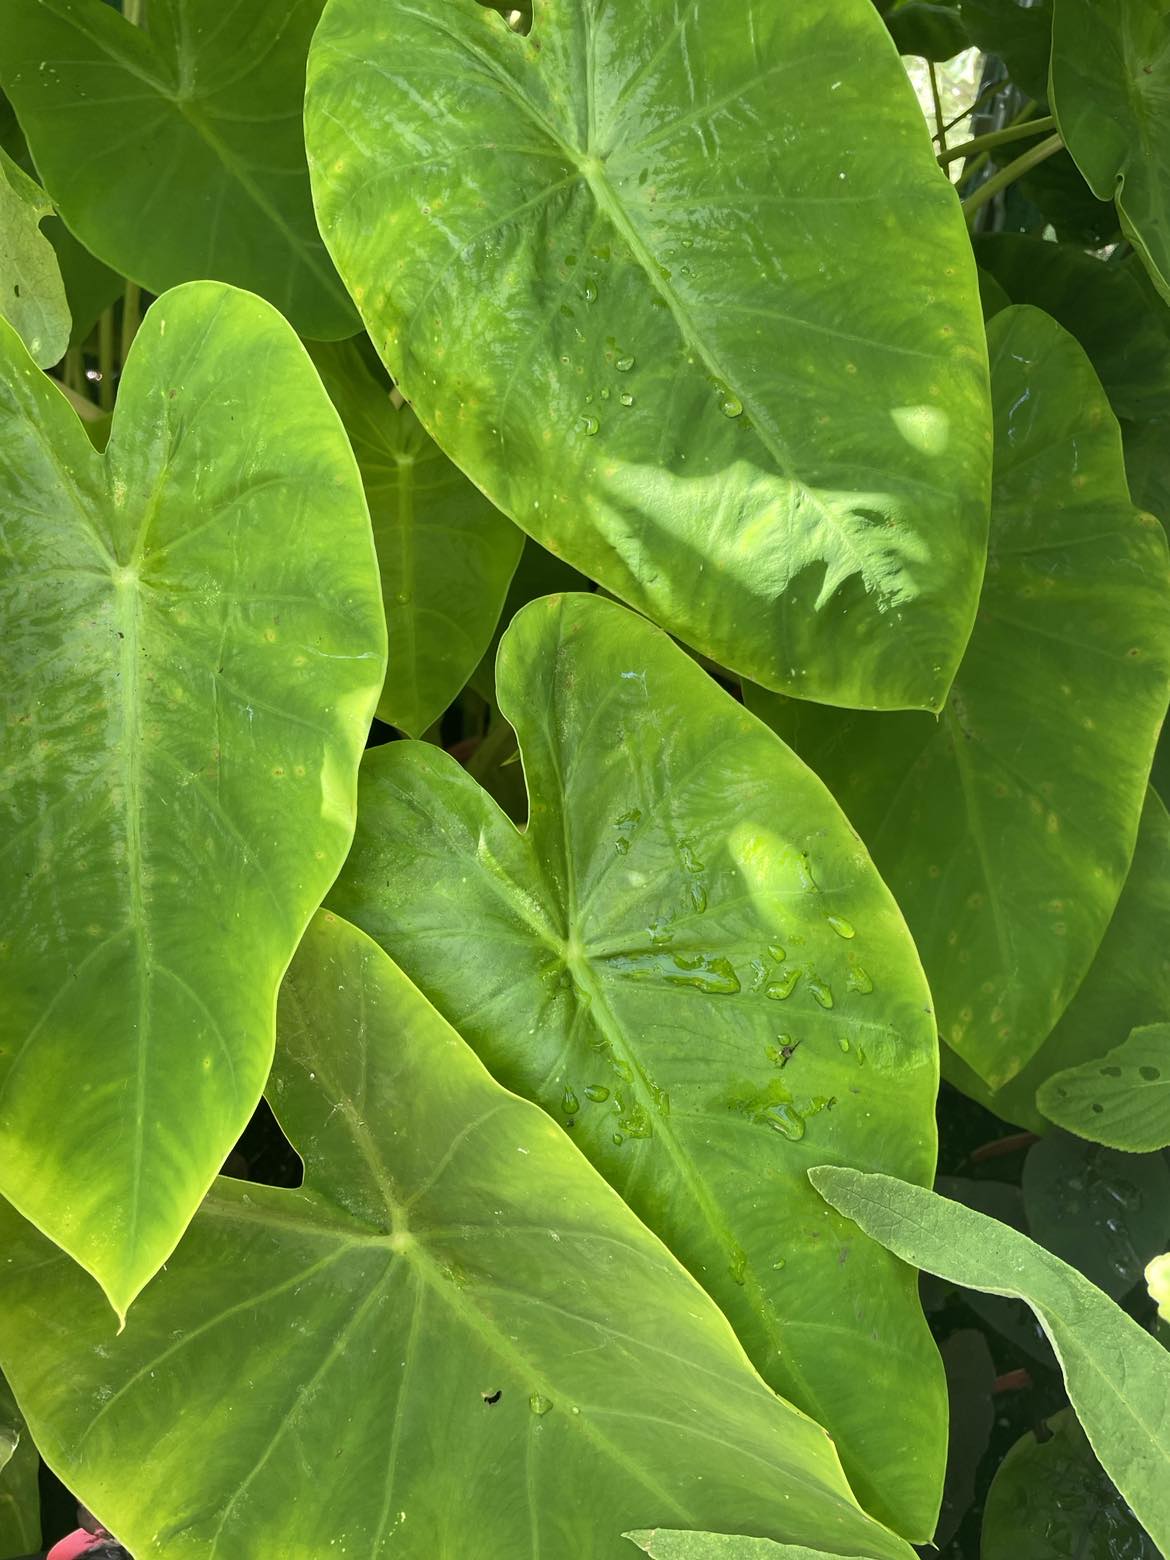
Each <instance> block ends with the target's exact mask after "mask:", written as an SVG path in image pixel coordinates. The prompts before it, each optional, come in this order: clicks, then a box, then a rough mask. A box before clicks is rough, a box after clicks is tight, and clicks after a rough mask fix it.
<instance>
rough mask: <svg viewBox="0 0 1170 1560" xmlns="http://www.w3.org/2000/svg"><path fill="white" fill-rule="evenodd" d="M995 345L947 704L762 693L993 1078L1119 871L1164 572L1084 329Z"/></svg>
mask: <svg viewBox="0 0 1170 1560" xmlns="http://www.w3.org/2000/svg"><path fill="white" fill-rule="evenodd" d="M990 339H991V342H992V376H993V395H994V401H995V408H996V438H997V443H996V478H995V492H994V498H993V511H992V513H993V519H992V539H991V550H990V556H989V563H988V573H987V581H986V584H985V587H984V592H983V597H982V600H981V604H980V615H979V621H978V624H977V626H976V630H975V633H974V635H973V637H972V640H971V645H970V648H969V650H968V652H967V655H966V657H965V659H964V661H963V665H962V666H961V668H960V670H959V674H958V677H957V678H956V680H955V684H954V687H953V689H952V691H951V695H950V698H949V700H948V702H947V706H946V709H945V710H944V712H943V715H942V719H941V720H940V721H938V722H935V721H933V720H929V719H926V718H924V717H922V716H917V715H899V716H892V715H855V716H845V715H843V714H841V713H840V712H838V711H830V710H824V709H817V708H815V707H813V706H809V705H797V704H794V703H789V702H785V701H778V700H772V701H767V700H761V702H760V708H761V709H762V710H764V712H765V713H766V714H767V716H768V718H769V720H771V721H772V722H773V723H774V724H775V725H776V728H777V729H778V730H779V731H780V732H781V735H783V736H785V737H786V738H787V739H788V740H790V741H791V742H792V743H793V744H794V745H795V746H796V748H797V750H798V751H799V752H800V753H801V754H802V756H804V757H805V758H806V759H808V761H809V762H811V763H812V764H813V766H814V767H815V768H816V769H817V771H818V772H819V773H820V774H821V775H822V777H823V778H824V779H825V780H826V782H827V783H828V784H829V786H830V787H831V789H832V790H833V793H834V795H835V796H836V797H837V799H838V801H839V802H840V803H841V805H842V807H844V809H845V811H846V812H847V813H848V815H849V817H850V818H851V819H852V821H853V823H854V824H855V826H856V827H857V828H858V829H859V830H860V832H861V835H862V837H863V838H864V839H865V841H866V843H867V845H868V846H869V848H870V849H871V850H872V852H873V854H874V859H875V860H876V862H877V864H878V866H879V868H881V869H882V871H883V872H884V873H885V875H886V877H887V879H888V881H889V883H890V885H891V887H892V888H893V890H894V892H895V894H896V895H897V897H898V901H899V904H900V905H901V906H902V908H903V909H904V911H905V913H906V916H907V919H908V921H909V923H910V927H911V930H912V931H913V932H914V934H915V937H916V940H917V942H918V946H919V948H920V949H921V951H922V955H923V961H924V963H925V965H926V969H927V973H928V975H929V977H930V981H931V989H932V991H933V992H934V995H935V998H936V1000H937V1003H938V1013H939V1029H940V1033H941V1035H942V1036H943V1038H944V1040H946V1042H947V1043H948V1044H949V1045H950V1046H951V1047H953V1049H954V1050H955V1052H956V1053H957V1054H958V1057H959V1058H960V1059H961V1060H962V1061H963V1062H965V1063H966V1064H967V1065H968V1066H969V1067H970V1068H971V1070H972V1071H973V1072H974V1073H976V1074H977V1075H978V1076H979V1077H980V1078H982V1079H983V1080H984V1082H985V1083H986V1084H987V1085H988V1086H990V1087H991V1088H993V1089H994V1088H999V1087H1002V1085H1003V1084H1004V1083H1006V1082H1007V1081H1008V1080H1009V1079H1010V1078H1012V1077H1013V1076H1014V1075H1015V1074H1016V1073H1017V1072H1019V1070H1020V1069H1021V1068H1022V1067H1023V1066H1024V1064H1025V1063H1026V1062H1027V1061H1028V1059H1029V1057H1031V1056H1032V1055H1034V1054H1035V1052H1036V1051H1037V1049H1038V1048H1039V1047H1040V1045H1041V1044H1042V1042H1043V1041H1044V1040H1045V1038H1046V1037H1047V1036H1048V1034H1049V1032H1050V1031H1051V1029H1052V1027H1053V1025H1054V1024H1055V1023H1056V1021H1057V1019H1058V1018H1059V1017H1060V1015H1061V1013H1062V1012H1063V1010H1064V1009H1065V1007H1066V1006H1067V1005H1068V1002H1069V1000H1070V998H1071V997H1072V995H1073V993H1074V992H1075V991H1076V989H1077V986H1078V985H1079V984H1080V982H1081V980H1082V979H1083V977H1084V975H1085V972H1086V970H1087V969H1088V968H1089V965H1090V963H1091V961H1092V959H1093V956H1094V954H1095V953H1096V951H1097V948H1098V945H1099V944H1100V942H1101V939H1102V937H1103V936H1104V934H1105V929H1106V927H1107V925H1108V923H1109V918H1110V916H1111V915H1112V913H1113V910H1114V907H1115V905H1116V903H1117V899H1118V896H1119V894H1120V892H1121V888H1122V885H1123V883H1124V881H1125V878H1126V873H1127V871H1128V868H1129V863H1130V858H1131V855H1132V852H1133V848H1134V839H1135V835H1136V833H1137V827H1138V820H1139V817H1140V813H1141V807H1142V800H1143V797H1144V793H1145V788H1146V779H1147V776H1148V774H1149V769H1150V763H1151V759H1152V756H1153V751H1154V741H1155V738H1156V735H1157V732H1158V728H1159V725H1160V723H1161V719H1162V715H1163V713H1164V711H1165V708H1166V698H1167V686H1168V682H1167V679H1168V676H1170V573H1168V570H1167V558H1166V544H1165V537H1164V535H1163V533H1162V529H1161V527H1160V526H1159V525H1158V524H1157V523H1156V522H1155V521H1154V520H1153V518H1152V517H1151V516H1148V515H1141V514H1139V513H1138V512H1137V511H1136V510H1135V509H1134V507H1133V505H1132V504H1131V502H1130V500H1129V493H1128V489H1127V487H1126V481H1125V472H1124V467H1123V464H1122V454H1121V441H1120V438H1119V434H1118V428H1117V423H1116V421H1115V419H1114V418H1113V416H1112V414H1111V412H1110V410H1109V405H1108V402H1107V401H1106V399H1105V396H1104V394H1103V392H1102V390H1101V386H1100V384H1099V382H1098V380H1097V379H1096V376H1095V375H1094V374H1093V371H1092V369H1091V367H1090V365H1089V363H1088V361H1087V360H1086V358H1085V355H1084V353H1083V352H1082V351H1081V349H1080V348H1079V347H1078V346H1077V344H1076V342H1074V341H1073V340H1072V338H1071V337H1070V336H1068V335H1067V334H1066V333H1065V332H1064V331H1063V330H1061V328H1060V327H1059V326H1058V325H1056V324H1055V323H1054V322H1053V321H1052V320H1050V319H1047V318H1046V317H1045V316H1043V315H1041V314H1040V313H1038V312H1037V311H1035V310H1032V309H1026V308H1014V309H1011V310H1007V311H1005V312H1004V313H1002V314H1000V315H999V316H997V318H996V319H995V320H993V321H992V324H991V328H990Z"/></svg>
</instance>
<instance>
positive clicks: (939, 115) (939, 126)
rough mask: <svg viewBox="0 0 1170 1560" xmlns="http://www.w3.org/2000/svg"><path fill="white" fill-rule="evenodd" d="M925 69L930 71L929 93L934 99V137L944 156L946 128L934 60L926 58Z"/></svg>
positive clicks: (945, 150)
mask: <svg viewBox="0 0 1170 1560" xmlns="http://www.w3.org/2000/svg"><path fill="white" fill-rule="evenodd" d="M926 66H927V69H928V70H929V72H930V95H931V97H932V98H933V99H934V123H935V126H936V130H935V137H934V139H935V140H936V141H937V142H938V149H939V152H940V154H941V155H942V156H943V157H945V156H946V152H947V128H946V125H945V124H944V123H943V109H942V98H941V97H940V96H939V90H938V72H937V71H936V70H935V68H934V61H933V60H927V62H926Z"/></svg>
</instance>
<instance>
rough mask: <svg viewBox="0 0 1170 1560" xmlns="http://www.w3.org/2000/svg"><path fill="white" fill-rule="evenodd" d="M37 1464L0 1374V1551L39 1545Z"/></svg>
mask: <svg viewBox="0 0 1170 1560" xmlns="http://www.w3.org/2000/svg"><path fill="white" fill-rule="evenodd" d="M39 1467H40V1458H39V1457H38V1455H37V1449H36V1447H35V1446H34V1445H33V1442H32V1437H31V1436H30V1435H29V1433H28V1426H27V1425H26V1424H25V1422H24V1418H23V1416H22V1414H21V1412H20V1410H19V1409H18V1408H17V1406H16V1401H15V1399H14V1398H13V1396H12V1393H11V1391H10V1390H9V1388H8V1383H7V1382H6V1381H5V1380H4V1378H3V1377H2V1376H0V1555H27V1554H29V1553H30V1552H31V1551H32V1550H34V1549H36V1548H38V1546H39V1545H40V1542H41V1499H40V1493H39V1491H38V1489H37V1470H38V1469H39Z"/></svg>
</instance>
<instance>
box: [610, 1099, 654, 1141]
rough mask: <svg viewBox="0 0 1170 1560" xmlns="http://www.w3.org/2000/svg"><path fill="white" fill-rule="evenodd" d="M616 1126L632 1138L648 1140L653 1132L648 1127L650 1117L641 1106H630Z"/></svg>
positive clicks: (649, 1126)
mask: <svg viewBox="0 0 1170 1560" xmlns="http://www.w3.org/2000/svg"><path fill="white" fill-rule="evenodd" d="M618 1126H619V1127H620V1128H621V1129H622V1131H623V1132H624V1133H625V1134H626V1136H627V1137H632V1138H648V1137H649V1136H650V1135H651V1132H652V1131H653V1128H652V1127H651V1125H650V1117H649V1116H648V1115H647V1114H646V1111H645V1109H644V1108H643V1107H642V1106H641V1105H637V1104H634V1105H631V1106H630V1108H629V1110H627V1111H625V1112H624V1113H623V1115H622V1117H621V1119H620V1120H619V1121H618Z"/></svg>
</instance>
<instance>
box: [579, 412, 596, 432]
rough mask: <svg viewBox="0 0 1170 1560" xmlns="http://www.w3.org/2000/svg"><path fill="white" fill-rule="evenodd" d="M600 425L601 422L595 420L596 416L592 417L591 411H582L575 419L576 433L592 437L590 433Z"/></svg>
mask: <svg viewBox="0 0 1170 1560" xmlns="http://www.w3.org/2000/svg"><path fill="white" fill-rule="evenodd" d="M600 427H601V424H600V423H599V422H598V421H597V418H596V417H594V416H593V414H592V413H591V412H583V413H582V415H581V416H580V417H578V419H577V432H578V433H584V434H586V435H588V436H590V437H592V435H593V434H595V433H596V432H597V430H598V429H599V428H600Z"/></svg>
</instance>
